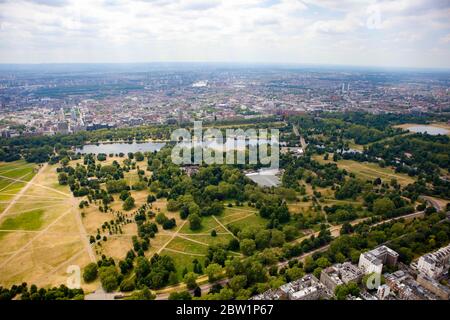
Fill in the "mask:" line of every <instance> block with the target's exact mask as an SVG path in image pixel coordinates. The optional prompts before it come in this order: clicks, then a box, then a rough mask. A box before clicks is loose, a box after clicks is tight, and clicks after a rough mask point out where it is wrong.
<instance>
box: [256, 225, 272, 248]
mask: <svg viewBox="0 0 450 320" xmlns="http://www.w3.org/2000/svg"><path fill="white" fill-rule="evenodd" d="M255 243H256V247H257V248H258V249H264V248H267V247H269V245H270V231H269V230H260V231H258V233H256V235H255Z"/></svg>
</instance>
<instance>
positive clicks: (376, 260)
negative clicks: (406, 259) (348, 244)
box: [358, 246, 398, 274]
mask: <svg viewBox="0 0 450 320" xmlns="http://www.w3.org/2000/svg"><path fill="white" fill-rule="evenodd" d="M397 260H398V253H397V252H395V251H394V250H392V249H390V248H388V247H386V246H380V247H378V248H375V249H373V250H371V251H368V252H364V253H361V255H360V256H359V263H358V267H359V268H361V269H363V270H364V273H365V274H369V273H373V272H375V273H379V274H381V272H382V271H383V264H387V265H389V266H395V265H396V264H397Z"/></svg>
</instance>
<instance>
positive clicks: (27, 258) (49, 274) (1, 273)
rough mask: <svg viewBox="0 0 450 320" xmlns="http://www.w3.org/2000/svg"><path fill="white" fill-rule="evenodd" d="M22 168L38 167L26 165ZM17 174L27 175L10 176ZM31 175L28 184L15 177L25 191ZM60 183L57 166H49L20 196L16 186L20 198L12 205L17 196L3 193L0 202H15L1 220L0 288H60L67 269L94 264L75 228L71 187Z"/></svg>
mask: <svg viewBox="0 0 450 320" xmlns="http://www.w3.org/2000/svg"><path fill="white" fill-rule="evenodd" d="M8 167H9V169H5V167H3V166H2V167H1V170H2V171H3V172H4V171H5V170H11V169H13V168H12V167H11V166H8ZM8 167H7V168H8ZM24 167H25V169H26V170H33V168H34V166H30V165H27V164H24ZM25 169H24V170H25ZM19 172H20V174H22V173H23V170H22V169H17V170H13V171H9V172H7V173H6V174H9V175H11V174H12V173H19ZM31 173H32V174H31V175H30V177H29V178H27V179H28V180H26V179H25V178H20V177H16V178H15V179H18V180H20V182H17V185H21V186H25V185H26V181H29V180H30V179H31V177H32V176H33V174H34V172H31ZM6 174H5V175H6ZM0 175H1V174H0ZM10 177H11V176H10ZM11 178H12V177H11ZM57 181H58V180H57V173H56V166H50V165H48V166H45V167H44V168H42V169H41V170H40V171H39V173H37V175H36V176H35V178H34V179H33V182H32V183H29V184H28V185H27V186H26V188H24V189H23V190H22V192H21V193H20V194H17V192H20V190H21V189H20V188H17V185H16V189H15V191H17V192H16V193H15V194H16V195H17V197H16V199H14V200H12V199H13V198H14V195H13V196H11V198H9V199H8V197H7V196H8V195H9V194H13V192H14V190H13V189H9V188H8V189H7V190H8V194H5V193H0V194H1V195H2V198H1V199H2V200H1V201H4V202H5V203H8V201H12V202H11V205H10V206H9V209H8V211H7V212H6V213H5V214H3V215H0V252H1V253H2V254H1V255H0V285H5V286H9V285H11V284H17V283H21V282H23V281H25V282H28V283H30V284H31V283H35V284H37V285H39V286H47V285H58V284H61V283H65V282H66V280H67V274H66V268H67V266H68V265H71V264H77V263H80V264H79V265H80V266H82V265H84V264H85V262H84V261H87V262H89V261H90V258H89V255H88V252H87V251H86V248H85V247H84V245H83V243H84V242H83V241H84V239H83V237H82V235H81V233H80V229H79V227H78V225H77V218H76V215H77V214H78V210H76V205H77V202H76V200H75V199H74V198H73V197H72V196H71V194H70V191H69V188H68V187H67V186H65V187H63V186H59V185H58V183H57ZM55 182H56V183H55ZM55 184H56V186H55ZM5 190H6V189H5ZM81 263H82V264H81Z"/></svg>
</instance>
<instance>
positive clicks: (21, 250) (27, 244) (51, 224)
mask: <svg viewBox="0 0 450 320" xmlns="http://www.w3.org/2000/svg"><path fill="white" fill-rule="evenodd" d="M71 210H72V209H69V210H67V211H66V212H64V213H63V214H62V215H60V216H59V217H58V218H57V219H55V220H54V221H53V222H52V223H50V224H49V225H48V226H47V227H46V228H45V229H43V230H41V231H40V232H39V233H38V234H37V235H36V236H34V237H33V238H32V239H31V240H30V241H28V242H27V243H26V244H25V245H24V246H23V247H22V248H20V249H19V250H17V252H16V253H15V254H13V255H12V256H10V257H9V258H8V259H6V260H5V261H3V262H2V263H1V264H0V269H1V268H3V267H4V266H6V265H7V264H8V263H9V262H10V261H11V260H12V259H14V258H15V257H17V255H19V254H20V253H22V252H23V251H24V250H25V249H27V248H28V247H29V246H30V245H31V244H32V243H33V241H34V240H36V239H37V238H39V237H40V236H41V235H43V234H44V233H45V232H46V231H47V230H48V229H50V228H51V227H52V226H53V225H55V224H56V223H57V222H58V221H59V220H61V219H62V218H64V217H65V216H66V215H68V214H69V213H70V212H71Z"/></svg>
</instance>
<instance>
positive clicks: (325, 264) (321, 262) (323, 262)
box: [316, 257, 331, 269]
mask: <svg viewBox="0 0 450 320" xmlns="http://www.w3.org/2000/svg"><path fill="white" fill-rule="evenodd" d="M316 263H317V266H319V267H320V268H322V269H324V268H326V267H329V266H331V263H330V261H329V260H328V259H327V258H325V257H321V258H319V259H317V261H316Z"/></svg>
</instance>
